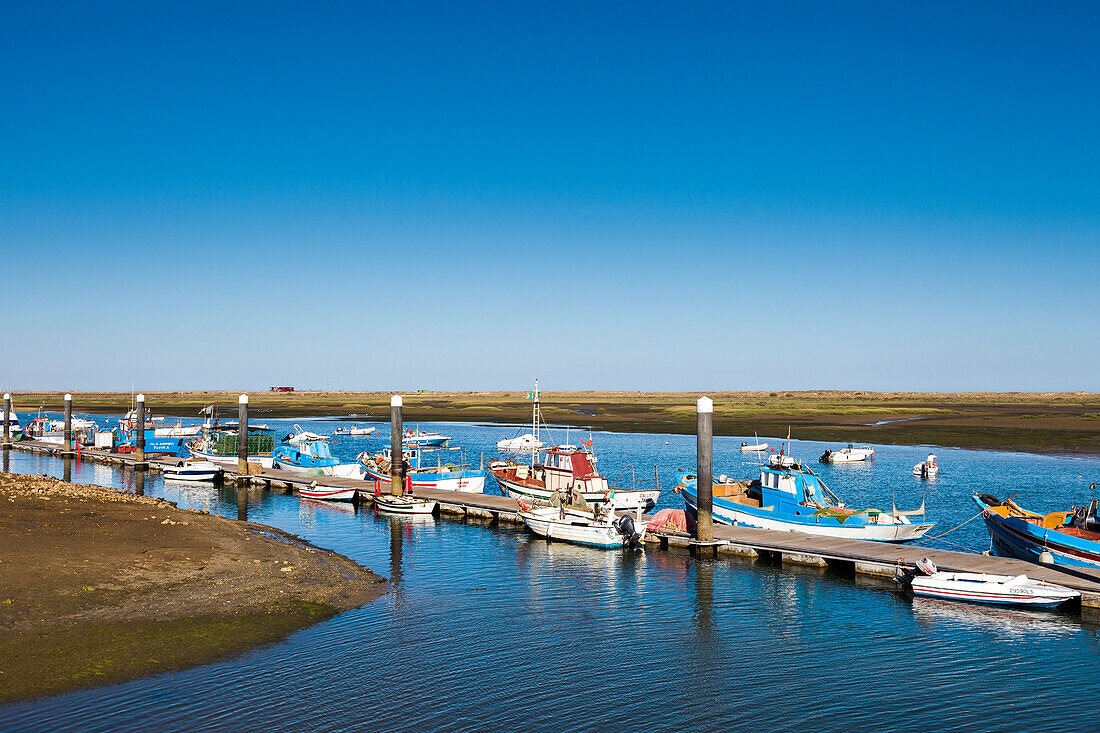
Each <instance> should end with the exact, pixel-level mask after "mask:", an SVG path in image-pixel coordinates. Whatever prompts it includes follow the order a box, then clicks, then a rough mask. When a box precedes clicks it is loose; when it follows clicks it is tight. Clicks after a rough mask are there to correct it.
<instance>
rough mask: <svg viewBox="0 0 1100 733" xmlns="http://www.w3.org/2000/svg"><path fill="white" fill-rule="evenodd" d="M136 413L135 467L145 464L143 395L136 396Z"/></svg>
mask: <svg viewBox="0 0 1100 733" xmlns="http://www.w3.org/2000/svg"><path fill="white" fill-rule="evenodd" d="M136 412H137V415H135V416H134V418H135V419H134V447H135V448H137V453H136V458H137V464H138V465H137V467H139V468H143V467H144V465H145V395H143V394H139V395H138V396H137V408H136Z"/></svg>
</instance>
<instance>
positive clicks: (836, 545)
mask: <svg viewBox="0 0 1100 733" xmlns="http://www.w3.org/2000/svg"><path fill="white" fill-rule="evenodd" d="M12 448H14V449H16V450H25V451H33V452H38V453H48V454H51V455H57V456H60V455H62V450H61V448H60V447H59V446H56V445H49V444H45V443H36V442H34V441H21V442H18V443H13V444H12ZM80 457H81V459H82V460H90V461H98V462H103V463H109V464H115V465H120V466H128V467H131V468H135V469H148V470H153V471H160V470H163V468H164V467H165V466H167V465H174V464H175V463H176V462H177V461H178V460H179V459H177V458H152V459H149V460H147V461H146V463H145V464H137V462H136V461H135V460H134V458H133V457H132V456H130V455H127V454H118V453H109V452H106V451H97V450H82V451H81V456H80ZM225 480H227V481H233V482H237V483H238V484H250V485H258V486H263V487H266V488H270V489H273V490H279V489H281V490H283V491H285V492H287V493H293V494H297V493H298V491H299V490H300V489H301V488H302V487H303V486H308V485H309V484H311V483H312V482H314V481H316V482H317V483H318V485H319V486H332V487H342V488H356V489H358V490H359V492H360V497H361V498H362V499H365V500H367V501H369V500H370V496H371V495H372V494H373V493H374V490H375V482H374V481H360V480H358V479H350V478H337V477H332V476H323V477H312V476H304V475H303V474H300V473H293V472H290V471H278V470H274V469H263V470H262V471H261V472H260V473H258V474H251V475H247V476H239V475H238V474H237V473H236V471H234V470H231V468H230V467H225ZM379 488H381V490H383V491H385V490H386V488H388V487H386V486H380V487H379ZM414 493H415V495H416V496H419V497H424V498H428V499H435V500H436V501H438V502H439V512H440V515H441V516H443V517H447V518H449V519H453V520H457V521H466V522H471V523H478V524H496V523H499V524H509V525H522V524H523V521H522V519H520V517H519V514H518V512H517V507H516V503H515V501H514V500H512V499H509V498H507V497H503V496H495V495H492V494H471V493H466V492H459V491H443V490H438V489H418V490H416V491H415V492H414ZM714 534H715V542H714V543H708V544H699V543H695V542H693V541H692V538H691V537H687V536H678V535H663V534H662V535H649V536H647V538H646V542H647V544H649V545H650V548H651V549H661V550H675V549H680V550H682V551H687V552H692V553H694V554H696V555H699V556H703V557H706V556H719V555H733V556H742V557H749V558H757V559H760V560H763V561H769V562H781V563H791V564H796V565H809V566H816V567H821V568H829V569H830V570H833V571H838V572H841V573H844V574H852V575H856V574H863V575H872V576H882V577H890V576H892V575H893V574H894V570H895V568H896V566H897V563H898V562H899V561H900V562H901V563H903V564H906V565H913V564H914V563H915V562H916V561H917V560H919V559H920V558H922V557H928V558H931V560H932V561H933V562H935V563H936V565H937V566H938V567H939V568H941V569H942V570H946V571H954V572H971V573H991V574H998V575H1024V574H1026V575H1027V576H1028V577H1030V578H1035V579H1037V580H1046V581H1049V582H1052V583H1057V584H1059V585H1064V586H1068V587H1070V588H1074V589H1076V590H1078V591H1080V593H1081V605H1082V606H1085V607H1088V608H1100V568H1095V569H1093V568H1070V567H1065V566H1055V565H1038V564H1034V563H1029V562H1025V561H1023V560H1016V559H1013V558H1005V557H996V556H989V555H978V554H974V553H968V552H957V551H954V550H939V549H933V548H929V547H923V546H920V545H896V544H890V543H886V542H869V541H864V540H846V539H836V538H832V537H818V536H814V535H806V534H798V533H794V532H779V531H775V530H766V529H754V528H751V527H731V526H727V525H718V526H716V527H715V532H714Z"/></svg>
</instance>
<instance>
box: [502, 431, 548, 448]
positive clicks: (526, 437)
mask: <svg viewBox="0 0 1100 733" xmlns="http://www.w3.org/2000/svg"><path fill="white" fill-rule="evenodd" d="M545 445H546V443H544V442H543V441H541V440H539V439H538V438H536V437H535V436H534V435H532V434H531V433H524V434H523V435H520V436H519V437H516V438H506V439H504V440H498V441H497V448H499V449H500V450H507V451H515V452H523V451H536V450H538V449H539V448H542V447H543V446H545Z"/></svg>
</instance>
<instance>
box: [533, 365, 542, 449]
mask: <svg viewBox="0 0 1100 733" xmlns="http://www.w3.org/2000/svg"><path fill="white" fill-rule="evenodd" d="M540 422H542V415H541V414H540V410H539V379H538V377H535V404H534V405H532V406H531V428H532V430H533V431H534V433H535V446H536V447H535V449H534V450H533V451H531V467H532V468H534V466H535V457H536V456H538V454H539V449H538V444H539V441H540V440H541V439H540V438H539V423H540Z"/></svg>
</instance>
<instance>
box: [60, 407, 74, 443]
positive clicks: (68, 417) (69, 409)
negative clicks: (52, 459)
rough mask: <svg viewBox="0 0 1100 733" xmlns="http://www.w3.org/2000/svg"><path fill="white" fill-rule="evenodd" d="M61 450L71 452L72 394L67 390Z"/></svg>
mask: <svg viewBox="0 0 1100 733" xmlns="http://www.w3.org/2000/svg"><path fill="white" fill-rule="evenodd" d="M61 452H62V453H65V454H66V455H68V454H69V453H72V452H73V396H72V394H70V393H69V392H66V393H65V445H64V448H62V451H61Z"/></svg>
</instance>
